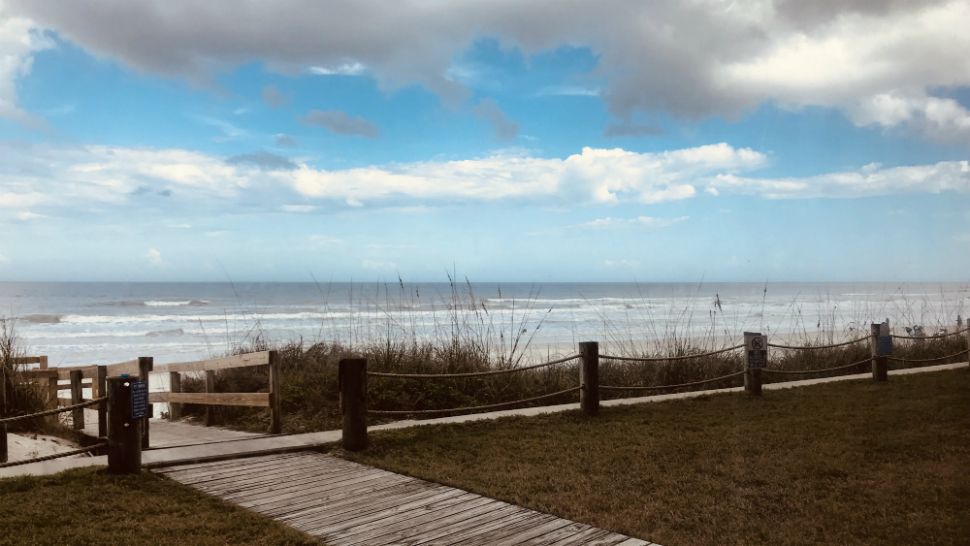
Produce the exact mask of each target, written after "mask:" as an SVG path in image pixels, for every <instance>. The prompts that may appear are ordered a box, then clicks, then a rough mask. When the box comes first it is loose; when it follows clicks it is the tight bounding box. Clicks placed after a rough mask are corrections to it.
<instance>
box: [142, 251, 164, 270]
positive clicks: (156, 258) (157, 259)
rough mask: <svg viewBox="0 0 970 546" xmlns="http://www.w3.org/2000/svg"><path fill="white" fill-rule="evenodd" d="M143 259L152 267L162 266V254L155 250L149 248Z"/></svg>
mask: <svg viewBox="0 0 970 546" xmlns="http://www.w3.org/2000/svg"><path fill="white" fill-rule="evenodd" d="M145 257H146V258H147V259H148V263H150V264H152V265H156V266H158V265H162V253H161V252H160V251H159V250H158V249H157V248H149V249H148V253H146V254H145Z"/></svg>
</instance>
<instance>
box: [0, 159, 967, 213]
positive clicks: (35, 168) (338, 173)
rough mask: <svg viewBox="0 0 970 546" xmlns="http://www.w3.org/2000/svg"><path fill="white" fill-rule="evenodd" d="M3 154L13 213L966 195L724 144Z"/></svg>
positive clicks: (917, 174)
mask: <svg viewBox="0 0 970 546" xmlns="http://www.w3.org/2000/svg"><path fill="white" fill-rule="evenodd" d="M0 156H2V157H4V158H8V159H7V160H5V161H4V162H2V163H0V210H2V209H6V210H8V211H10V212H9V213H8V214H9V216H10V217H11V218H15V217H17V215H18V214H19V215H22V217H27V216H30V215H32V214H37V213H40V212H43V213H45V214H53V213H57V211H58V209H63V210H65V211H70V213H79V212H91V213H102V212H103V211H104V210H106V209H107V208H109V207H122V206H124V207H139V206H144V207H147V208H151V209H157V208H158V207H160V206H164V207H166V209H167V210H171V211H190V210H194V211H217V212H220V213H224V212H226V211H230V210H236V211H247V212H248V211H268V210H279V211H283V212H288V213H308V212H313V211H316V210H327V209H333V208H340V207H348V206H349V207H361V206H378V207H385V208H387V209H388V210H394V211H400V212H413V213H416V214H423V213H426V212H428V211H429V210H430V208H433V207H437V206H444V205H449V204H454V203H459V204H467V203H474V202H502V201H518V202H528V203H532V204H534V205H536V206H547V207H550V206H551V207H561V206H567V207H576V206H582V205H589V204H593V205H610V204H623V203H627V204H629V203H641V204H656V203H661V202H671V201H678V200H686V199H692V198H694V197H696V195H697V194H698V192H699V191H701V190H704V191H706V192H707V193H708V194H710V195H712V196H714V197H716V196H718V195H731V194H742V195H757V196H762V197H767V198H772V199H788V198H806V197H860V196H869V195H889V194H912V193H940V192H953V193H958V194H966V193H970V167H968V161H945V162H940V163H936V164H929V165H912V166H903V167H884V166H881V165H878V164H869V165H864V166H862V167H860V168H859V169H857V170H854V171H844V172H833V173H824V174H818V175H815V176H808V177H798V178H794V177H793V178H771V177H758V176H757V175H756V174H754V173H755V172H756V171H757V170H758V169H759V168H762V167H764V166H765V165H767V164H768V156H766V155H765V154H763V153H761V152H758V151H756V150H751V149H748V148H735V147H733V146H730V145H728V144H725V143H721V144H712V145H706V146H698V147H694V148H684V149H679V150H669V151H664V152H642V153H641V152H632V151H628V150H624V149H620V148H613V149H600V148H583V149H582V150H581V151H580V152H579V153H576V154H573V155H570V156H567V157H565V158H557V157H536V156H534V155H530V154H528V153H526V152H523V151H514V150H513V151H505V152H500V153H496V154H494V155H489V156H485V157H480V158H472V159H456V160H445V161H422V162H412V163H390V164H385V165H374V166H368V167H357V168H347V169H335V170H328V169H321V168H317V167H314V166H312V165H310V164H308V163H306V162H305V161H304V160H301V161H296V162H295V168H293V169H290V170H272V171H266V170H261V169H254V168H251V167H250V166H248V165H246V164H238V163H236V164H231V163H227V162H226V160H225V159H224V158H222V157H217V156H213V155H208V154H204V153H200V152H191V151H187V150H180V149H148V148H122V147H111V146H80V147H71V146H55V145H30V144H12V143H0ZM710 198H713V197H710ZM37 207H42V208H40V209H37ZM35 211H36V212H35ZM56 215H57V216H65V214H62V213H57V214H56ZM640 222H641V223H643V224H646V223H647V222H649V221H648V220H640ZM188 225H189V224H172V225H170V226H169V227H175V228H180V229H187V228H188Z"/></svg>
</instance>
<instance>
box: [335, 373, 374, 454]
mask: <svg viewBox="0 0 970 546" xmlns="http://www.w3.org/2000/svg"><path fill="white" fill-rule="evenodd" d="M339 366H340V367H339V369H338V375H337V381H338V383H339V385H340V412H341V414H342V415H343V447H344V449H346V450H347V451H361V450H363V449H367V359H366V358H344V359H342V360H341V361H340V365H339Z"/></svg>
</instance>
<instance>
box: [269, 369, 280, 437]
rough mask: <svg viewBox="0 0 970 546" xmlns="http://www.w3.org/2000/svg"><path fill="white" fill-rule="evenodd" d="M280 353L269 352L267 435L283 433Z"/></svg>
mask: <svg viewBox="0 0 970 546" xmlns="http://www.w3.org/2000/svg"><path fill="white" fill-rule="evenodd" d="M280 408H281V406H280V353H279V352H278V351H270V352H269V433H270V434H279V433H281V432H283V413H282V412H281V411H280Z"/></svg>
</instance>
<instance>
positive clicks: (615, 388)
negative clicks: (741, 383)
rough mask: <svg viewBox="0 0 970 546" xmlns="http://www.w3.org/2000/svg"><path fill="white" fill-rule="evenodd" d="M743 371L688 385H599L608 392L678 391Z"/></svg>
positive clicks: (729, 377) (733, 375)
mask: <svg viewBox="0 0 970 546" xmlns="http://www.w3.org/2000/svg"><path fill="white" fill-rule="evenodd" d="M744 374H745V372H744V370H742V371H740V372H734V373H729V374H727V375H722V376H720V377H712V378H710V379H702V380H700V381H691V382H690V383H679V384H677V385H636V386H631V387H621V386H618V385H600V388H601V389H605V390H609V391H653V390H662V389H678V388H682V387H693V386H694V385H703V384H705V383H716V382H718V381H723V380H725V379H731V378H734V377H740V376H742V375H744Z"/></svg>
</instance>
